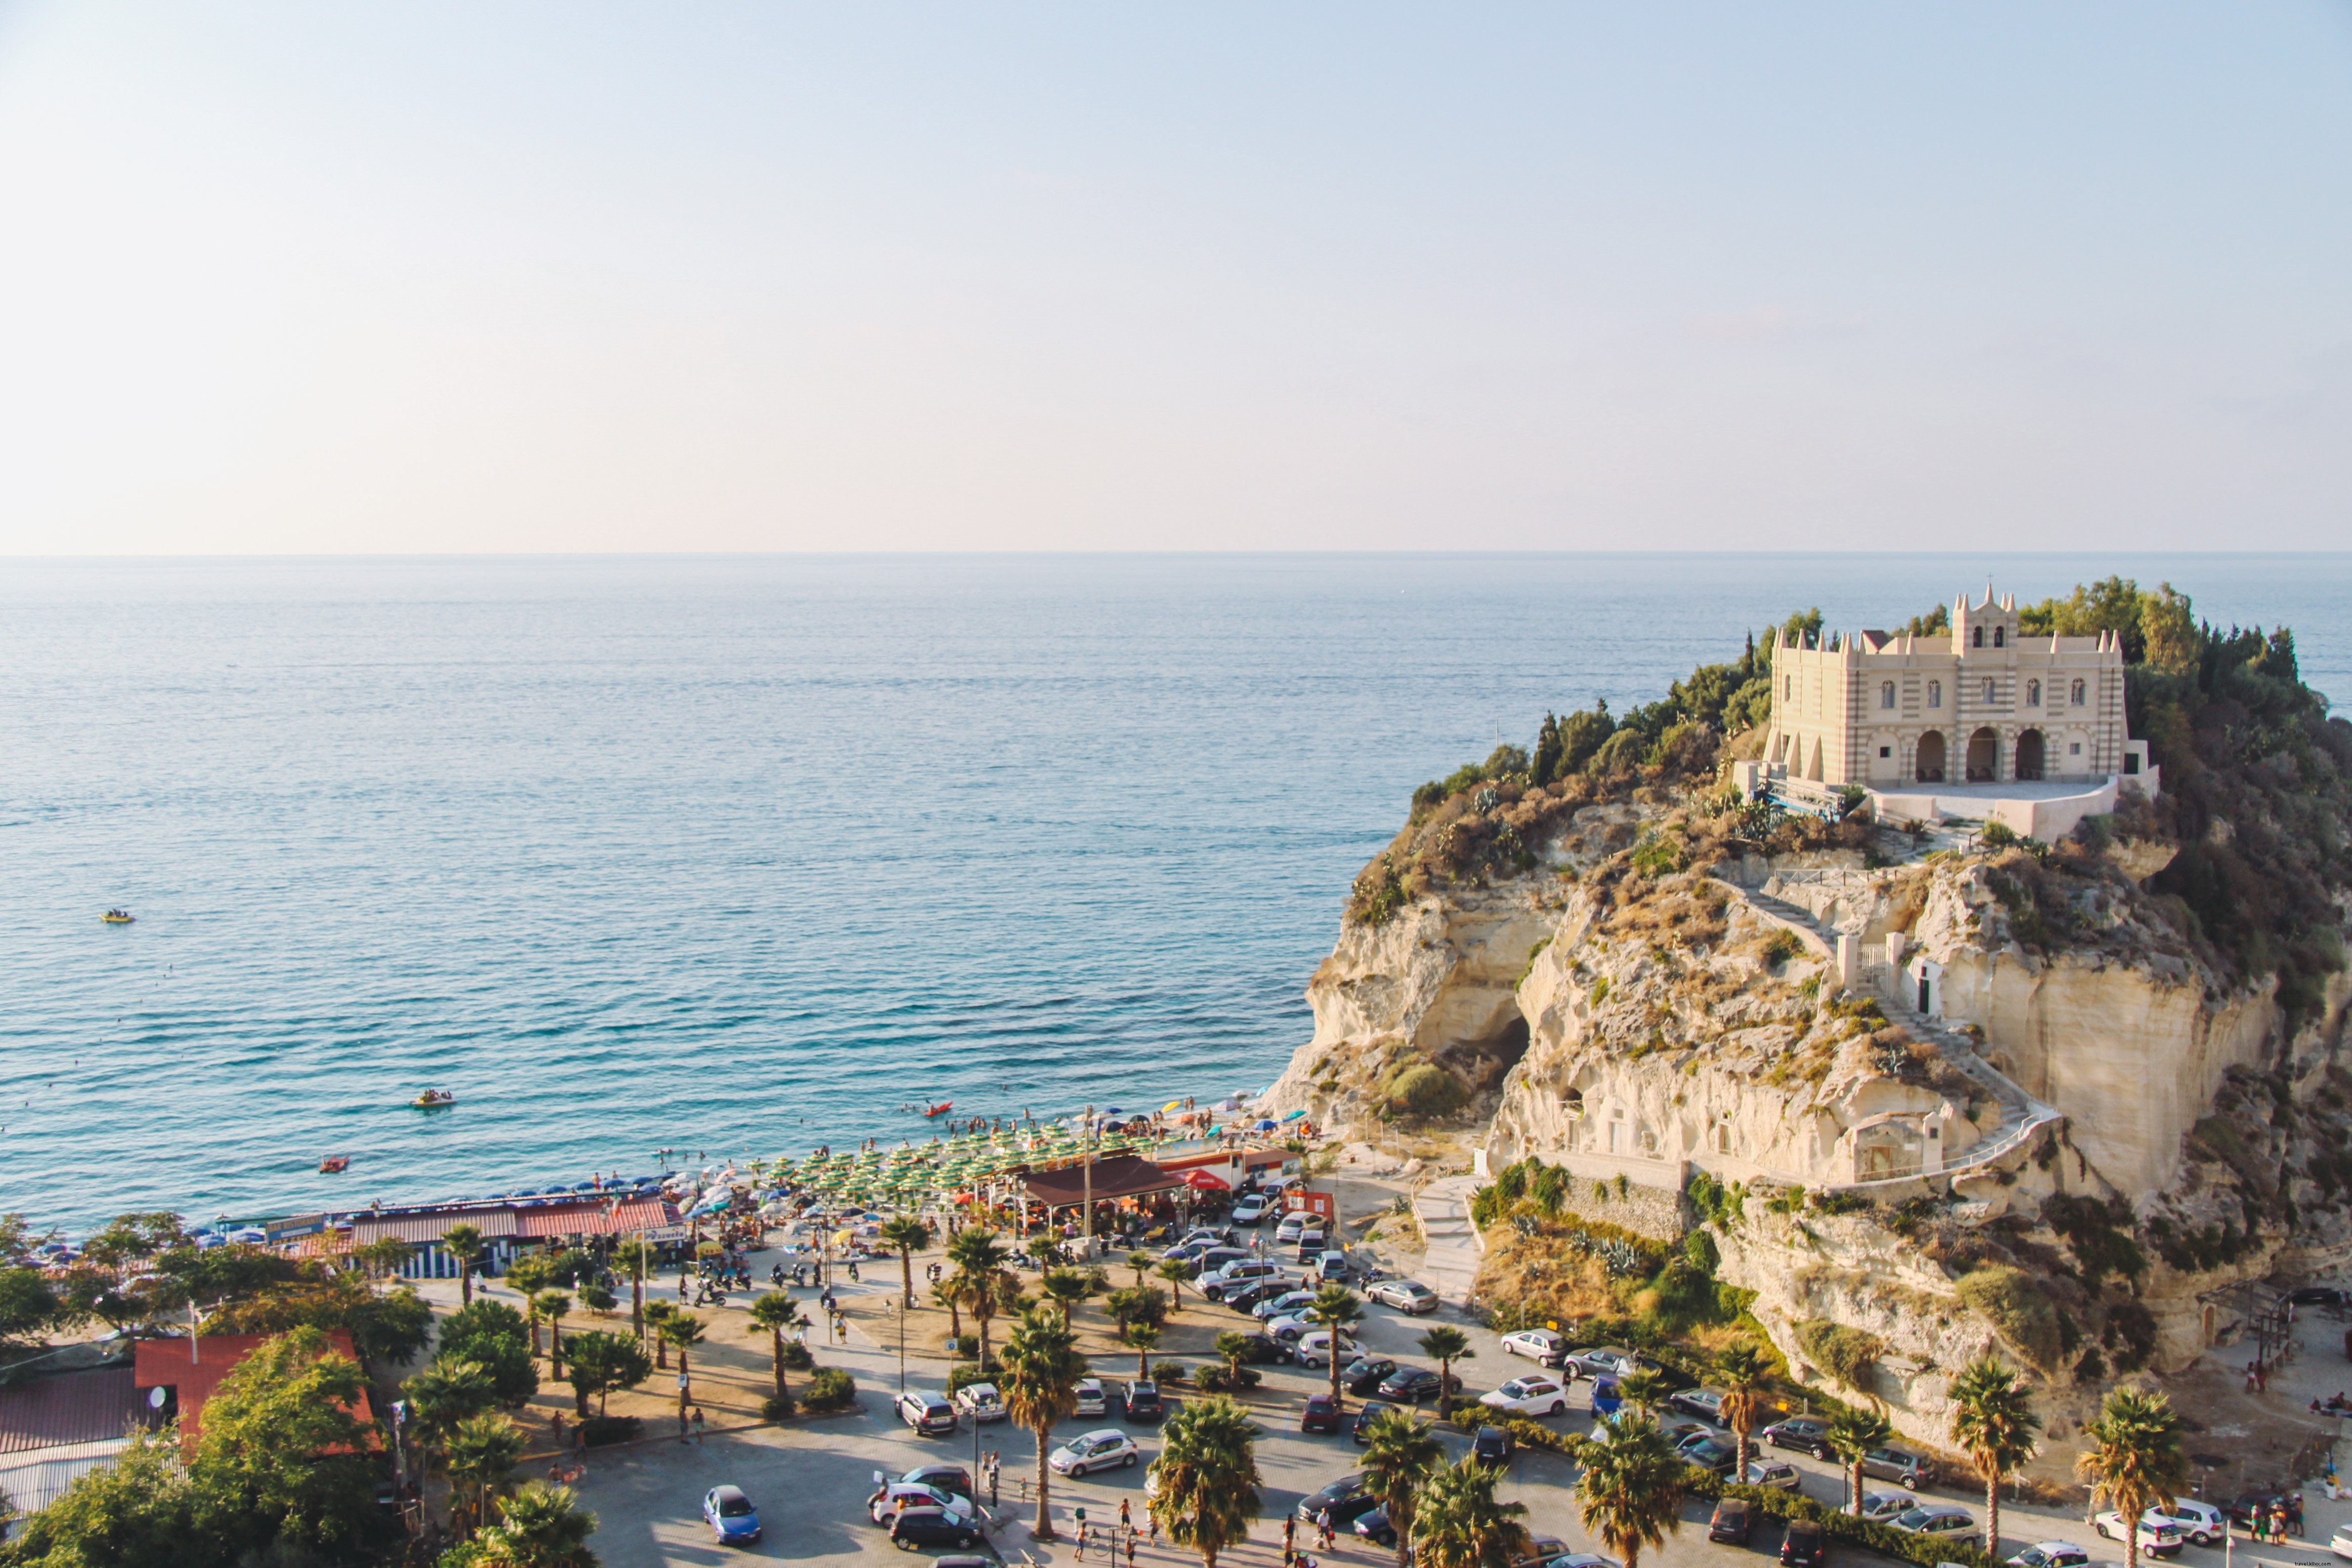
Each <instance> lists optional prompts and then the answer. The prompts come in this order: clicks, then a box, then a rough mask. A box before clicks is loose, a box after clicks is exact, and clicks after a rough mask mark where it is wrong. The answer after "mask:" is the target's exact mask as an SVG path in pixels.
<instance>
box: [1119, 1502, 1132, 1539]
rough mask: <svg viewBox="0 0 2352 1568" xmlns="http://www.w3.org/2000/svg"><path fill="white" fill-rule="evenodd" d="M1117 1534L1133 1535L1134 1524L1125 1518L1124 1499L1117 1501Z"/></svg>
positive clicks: (1125, 1506) (1125, 1505) (1125, 1507)
mask: <svg viewBox="0 0 2352 1568" xmlns="http://www.w3.org/2000/svg"><path fill="white" fill-rule="evenodd" d="M1118 1532H1119V1533H1120V1534H1121V1535H1132V1534H1134V1533H1135V1522H1134V1521H1132V1520H1130V1519H1129V1518H1128V1516H1127V1500H1126V1499H1125V1498H1121V1499H1119V1500H1118Z"/></svg>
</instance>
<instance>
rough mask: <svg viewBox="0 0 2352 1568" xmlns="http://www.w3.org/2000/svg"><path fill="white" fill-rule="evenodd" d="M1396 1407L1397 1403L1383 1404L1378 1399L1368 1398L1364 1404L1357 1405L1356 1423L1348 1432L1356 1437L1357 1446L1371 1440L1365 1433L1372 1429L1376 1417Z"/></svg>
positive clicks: (1362, 1445)
mask: <svg viewBox="0 0 2352 1568" xmlns="http://www.w3.org/2000/svg"><path fill="white" fill-rule="evenodd" d="M1395 1408H1396V1406H1395V1405H1382V1404H1381V1402H1380V1401H1379V1400H1377V1399H1372V1400H1367V1401H1365V1402H1364V1403H1363V1404H1362V1405H1358V1406H1357V1407H1356V1424H1355V1426H1352V1427H1350V1428H1349V1434H1348V1435H1349V1436H1351V1437H1353V1438H1355V1440H1356V1447H1359V1448H1360V1447H1364V1446H1365V1445H1366V1444H1368V1443H1370V1441H1371V1439H1370V1437H1368V1436H1365V1433H1366V1432H1368V1431H1370V1428H1371V1425H1372V1421H1373V1418H1374V1417H1376V1416H1381V1415H1387V1414H1388V1413H1389V1412H1390V1411H1391V1410H1394V1409H1395Z"/></svg>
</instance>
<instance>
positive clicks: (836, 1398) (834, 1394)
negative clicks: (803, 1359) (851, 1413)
mask: <svg viewBox="0 0 2352 1568" xmlns="http://www.w3.org/2000/svg"><path fill="white" fill-rule="evenodd" d="M856 1403H857V1380H856V1379H855V1378H853V1377H851V1376H850V1375H849V1373H846V1372H844V1371H843V1370H842V1369H841V1368H839V1367H837V1366H824V1367H819V1368H817V1370H816V1373H815V1374H814V1376H812V1377H811V1378H810V1379H809V1381H808V1392H807V1393H806V1394H803V1395H802V1397H801V1405H802V1407H803V1409H807V1410H846V1409H848V1408H849V1407H850V1406H851V1405H855V1404H856Z"/></svg>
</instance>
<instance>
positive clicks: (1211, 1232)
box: [1184, 1225, 1234, 1247]
mask: <svg viewBox="0 0 2352 1568" xmlns="http://www.w3.org/2000/svg"><path fill="white" fill-rule="evenodd" d="M1184 1239H1185V1240H1186V1241H1187V1242H1194V1241H1202V1242H1206V1243H1207V1244H1208V1245H1210V1246H1211V1247H1231V1246H1232V1245H1233V1244H1234V1233H1233V1232H1232V1231H1230V1230H1226V1229H1223V1228H1222V1227H1220V1226H1213V1225H1196V1226H1193V1227H1192V1229H1190V1230H1188V1231H1186V1232H1185V1233H1184Z"/></svg>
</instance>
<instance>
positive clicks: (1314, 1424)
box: [1298, 1394, 1339, 1432]
mask: <svg viewBox="0 0 2352 1568" xmlns="http://www.w3.org/2000/svg"><path fill="white" fill-rule="evenodd" d="M1298 1429H1299V1430H1300V1431H1301V1432H1337V1431H1338V1430H1339V1401H1338V1400H1336V1399H1334V1398H1332V1397H1331V1396H1330V1395H1329V1394H1308V1395H1307V1406H1306V1408H1305V1409H1303V1410H1301V1411H1300V1412H1299V1413H1298Z"/></svg>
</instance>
